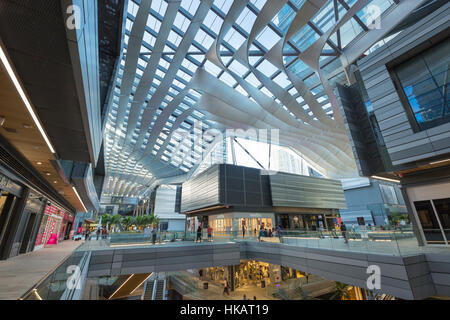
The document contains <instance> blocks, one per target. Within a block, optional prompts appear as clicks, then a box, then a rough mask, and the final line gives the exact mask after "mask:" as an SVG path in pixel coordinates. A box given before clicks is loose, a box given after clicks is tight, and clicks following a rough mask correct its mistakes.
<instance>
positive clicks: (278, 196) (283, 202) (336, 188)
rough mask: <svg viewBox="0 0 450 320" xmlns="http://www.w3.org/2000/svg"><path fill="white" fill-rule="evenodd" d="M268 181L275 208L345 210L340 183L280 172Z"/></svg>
mask: <svg viewBox="0 0 450 320" xmlns="http://www.w3.org/2000/svg"><path fill="white" fill-rule="evenodd" d="M269 180H270V188H271V191H272V203H273V205H274V206H276V207H303V208H321V209H325V208H329V209H346V208H347V204H346V201H345V197H344V191H343V190H342V184H341V182H340V181H337V180H330V179H321V178H315V177H307V176H299V175H293V174H288V173H281V172H279V173H277V174H275V175H271V176H270V177H269Z"/></svg>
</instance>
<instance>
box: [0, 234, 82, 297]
mask: <svg viewBox="0 0 450 320" xmlns="http://www.w3.org/2000/svg"><path fill="white" fill-rule="evenodd" d="M80 244H81V243H80V242H77V241H72V240H67V241H63V242H61V243H59V244H58V245H57V246H52V247H48V248H43V249H40V250H38V251H33V252H30V253H28V254H23V255H19V256H17V257H14V258H11V259H8V260H6V261H0V300H16V299H19V298H20V297H21V296H22V295H23V294H24V293H25V292H26V291H28V290H29V289H30V288H31V287H33V286H34V285H35V284H36V283H37V282H38V281H39V280H41V279H42V278H43V277H44V276H45V275H46V274H47V273H48V272H49V271H50V270H52V269H53V268H54V267H56V266H57V265H58V264H59V263H60V262H61V261H62V260H63V259H64V258H65V257H67V256H68V255H70V254H71V253H72V252H73V251H74V250H75V249H76V248H77V247H78V246H79V245H80Z"/></svg>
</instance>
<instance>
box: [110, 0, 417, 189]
mask: <svg viewBox="0 0 450 320" xmlns="http://www.w3.org/2000/svg"><path fill="white" fill-rule="evenodd" d="M424 2H425V1H424V0H403V1H401V0H372V1H370V0H290V1H287V0H280V1H278V0H277V1H275V0H267V1H265V0H251V1H246V0H242V1H232V0H215V1H213V0H202V1H199V0H182V1H173V0H168V1H164V0H153V1H151V0H128V8H127V10H128V14H127V20H126V24H125V25H126V31H125V37H124V50H123V55H122V57H121V62H120V67H119V68H118V71H117V74H116V81H115V83H114V85H115V87H114V88H113V89H112V90H113V95H112V96H111V101H110V113H109V115H108V120H107V125H106V132H105V161H106V168H107V180H106V184H105V189H104V195H107V196H126V197H127V196H128V197H137V196H142V195H143V194H145V193H146V192H148V186H150V185H152V183H154V182H155V181H156V180H158V179H161V178H168V177H174V176H179V175H184V174H186V173H189V172H191V171H192V170H193V169H195V167H196V165H198V163H199V162H200V161H201V159H202V157H204V156H205V155H206V154H207V153H208V152H209V150H211V149H212V147H213V146H214V143H216V142H215V140H214V139H213V138H212V137H211V139H207V138H206V139H203V140H201V141H200V142H199V143H196V141H194V142H193V141H191V139H183V137H181V136H180V135H179V134H178V133H177V132H176V131H177V130H178V129H184V130H187V131H188V132H192V131H194V129H195V130H201V131H205V130H210V129H217V130H220V131H224V130H225V129H227V128H230V129H233V128H234V129H237V128H242V129H249V128H255V129H279V130H280V138H279V142H280V144H281V145H284V146H289V147H292V148H293V149H295V150H296V151H298V152H299V153H301V154H302V156H303V157H304V158H305V159H307V160H308V161H309V162H311V163H314V164H315V165H316V166H317V167H318V168H320V169H321V171H322V172H324V173H325V174H326V175H327V176H329V177H335V178H338V177H351V176H354V175H356V167H355V161H354V159H353V155H352V149H351V146H350V143H349V140H348V138H347V134H346V131H345V127H344V122H343V119H342V115H341V113H340V111H339V105H338V103H337V100H336V97H335V95H334V91H333V89H334V87H335V84H336V83H346V82H347V81H349V79H348V75H349V73H348V70H349V68H350V66H351V65H352V64H353V63H354V62H355V61H356V60H357V59H358V58H360V57H361V56H362V55H363V54H364V53H365V52H366V51H367V50H369V49H371V48H373V46H374V45H375V44H378V45H379V43H380V42H382V41H383V39H385V37H386V35H387V34H388V32H389V31H390V30H392V29H393V28H394V27H395V25H396V24H398V23H399V22H401V21H402V20H403V19H404V18H405V17H407V15H408V14H409V13H410V12H411V11H413V10H414V9H415V8H417V7H418V6H420V5H421V4H423V3H424ZM374 8H375V9H376V10H374ZM377 10H378V11H377ZM374 14H375V15H376V16H374ZM377 17H380V20H377V19H374V18H377ZM374 21H375V22H376V23H381V28H379V29H373V28H371V23H372V22H374ZM200 121H201V127H199V125H198V123H200ZM196 124H197V125H196ZM195 126H196V128H194V127H195ZM186 140H188V141H186ZM180 144H186V145H188V146H189V148H191V149H192V154H191V155H190V156H189V157H185V158H184V159H182V158H180V157H178V156H177V155H176V154H175V153H176V150H178V149H179V147H180Z"/></svg>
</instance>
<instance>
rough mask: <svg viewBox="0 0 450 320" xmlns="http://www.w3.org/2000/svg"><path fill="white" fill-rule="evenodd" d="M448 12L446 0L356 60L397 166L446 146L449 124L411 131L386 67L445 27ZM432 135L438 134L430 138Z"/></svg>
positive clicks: (449, 8)
mask: <svg viewBox="0 0 450 320" xmlns="http://www.w3.org/2000/svg"><path fill="white" fill-rule="evenodd" d="M449 14H450V5H449V4H446V5H444V6H442V7H441V8H440V9H439V10H436V11H435V12H433V13H432V14H430V15H428V16H426V17H425V18H423V19H422V20H420V21H418V22H417V23H416V24H414V25H413V26H411V27H409V28H407V29H405V30H404V31H402V33H400V34H399V35H398V36H397V37H395V38H394V39H392V40H391V41H390V42H388V43H387V44H386V45H385V46H383V47H382V48H380V49H379V50H377V51H375V52H374V53H372V54H370V55H369V56H367V57H366V58H364V59H362V60H361V61H359V62H358V67H359V70H360V72H361V76H362V78H363V79H364V84H365V86H366V89H367V93H368V95H369V97H370V100H371V102H372V105H373V108H374V111H375V115H376V118H377V120H378V122H379V125H380V128H381V133H382V135H383V138H384V140H385V142H386V144H387V149H388V153H389V155H390V157H391V159H392V162H393V165H399V166H400V165H403V164H407V163H409V162H413V161H420V160H423V159H426V158H429V157H431V156H435V155H437V154H438V153H440V151H441V150H444V149H445V148H448V146H449V144H448V138H447V134H448V133H449V132H450V128H449V124H443V125H440V126H437V127H435V128H432V129H428V130H424V131H420V132H416V133H414V132H413V128H412V125H411V124H410V122H409V121H408V119H407V116H406V111H405V108H404V107H403V104H402V103H401V101H400V98H399V95H398V93H397V91H396V89H395V87H394V84H393V82H392V80H391V78H390V74H389V70H388V67H387V65H388V64H389V63H392V62H393V61H399V60H398V59H402V58H403V57H405V59H407V58H409V57H412V56H415V55H416V54H417V52H416V51H417V48H418V47H420V46H421V45H422V44H423V43H425V42H427V41H428V42H430V41H432V38H433V37H435V36H436V35H438V34H440V33H442V32H443V31H444V30H445V29H447V28H448V27H449V25H450V22H449V21H448V19H446V18H445V17H448V15H449ZM431 130H432V133H430V131H431ZM433 135H440V136H441V137H442V138H441V139H440V138H434V139H430V138H431V136H433Z"/></svg>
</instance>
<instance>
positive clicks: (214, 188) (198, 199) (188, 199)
mask: <svg viewBox="0 0 450 320" xmlns="http://www.w3.org/2000/svg"><path fill="white" fill-rule="evenodd" d="M219 203H220V199H219V166H218V165H215V166H212V167H211V168H209V169H208V170H206V171H204V172H202V173H201V174H199V175H198V176H196V177H195V178H193V179H191V180H189V181H186V182H185V183H183V187H182V190H181V212H187V211H191V210H195V209H200V208H205V207H209V206H214V205H218V204H219Z"/></svg>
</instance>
